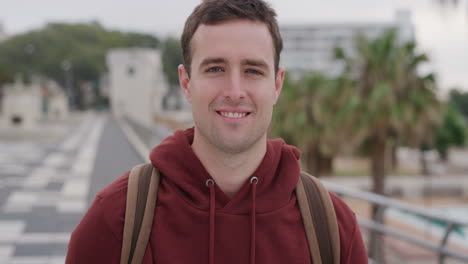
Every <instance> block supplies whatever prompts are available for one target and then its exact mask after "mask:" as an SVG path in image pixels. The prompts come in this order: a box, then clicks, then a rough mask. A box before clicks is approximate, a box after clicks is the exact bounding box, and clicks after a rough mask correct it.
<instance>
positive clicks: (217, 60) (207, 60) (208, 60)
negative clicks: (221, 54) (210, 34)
mask: <svg viewBox="0 0 468 264" xmlns="http://www.w3.org/2000/svg"><path fill="white" fill-rule="evenodd" d="M212 63H226V60H225V59H223V58H205V59H204V60H203V61H202V62H201V63H200V68H201V67H203V66H206V65H208V64H212Z"/></svg>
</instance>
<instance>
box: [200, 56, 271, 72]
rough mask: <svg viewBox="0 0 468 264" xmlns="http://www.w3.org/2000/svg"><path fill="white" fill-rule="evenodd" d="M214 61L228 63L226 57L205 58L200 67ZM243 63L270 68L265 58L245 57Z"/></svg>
mask: <svg viewBox="0 0 468 264" xmlns="http://www.w3.org/2000/svg"><path fill="white" fill-rule="evenodd" d="M212 63H224V64H225V63H227V61H226V59H224V58H205V59H204V60H203V61H202V62H201V63H200V68H201V67H204V66H206V65H208V64H212ZM241 64H242V65H247V66H255V67H260V68H263V69H265V70H268V69H269V67H268V64H267V63H266V62H265V61H264V60H261V59H258V60H256V59H245V60H242V61H241Z"/></svg>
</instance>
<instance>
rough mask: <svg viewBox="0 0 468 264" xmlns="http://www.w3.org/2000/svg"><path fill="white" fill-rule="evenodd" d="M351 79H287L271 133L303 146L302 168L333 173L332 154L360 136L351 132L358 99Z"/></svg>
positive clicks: (314, 76) (313, 75) (318, 173)
mask: <svg viewBox="0 0 468 264" xmlns="http://www.w3.org/2000/svg"><path fill="white" fill-rule="evenodd" d="M350 82H351V81H350V78H343V77H342V78H338V79H330V78H326V77H325V76H324V75H322V74H320V73H308V74H305V75H304V76H303V77H302V78H301V79H300V80H298V81H291V80H289V79H288V80H286V81H285V85H284V87H283V92H282V93H283V94H282V96H281V98H280V101H279V103H278V106H277V107H276V109H275V117H274V122H273V125H272V132H273V134H274V135H276V136H281V137H283V138H285V139H286V140H287V141H288V140H289V142H290V143H293V144H295V145H297V146H299V147H300V148H301V150H302V152H303V159H302V164H303V167H305V168H306V169H307V171H309V172H310V173H312V174H313V175H316V176H322V175H332V174H333V157H334V156H335V155H336V154H337V153H338V152H339V151H341V150H342V149H343V146H344V145H345V144H344V143H345V141H347V143H348V144H346V145H347V146H348V147H350V146H351V144H350V143H351V141H350V139H352V138H357V137H350V135H349V131H350V129H351V127H352V126H353V120H352V119H351V118H350V117H355V116H356V115H355V114H353V113H354V111H356V109H357V106H358V101H359V100H358V98H357V95H356V94H353V87H354V86H352V85H351V83H350Z"/></svg>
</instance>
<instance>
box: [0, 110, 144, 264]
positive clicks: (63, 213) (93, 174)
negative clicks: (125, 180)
mask: <svg viewBox="0 0 468 264" xmlns="http://www.w3.org/2000/svg"><path fill="white" fill-rule="evenodd" d="M66 129H67V133H66V134H65V136H64V137H62V138H56V139H53V140H51V139H48V140H38V139H34V140H22V141H6V140H1V139H0V150H1V152H0V263H2V264H10V263H25V264H26V263H27V264H55V263H57V264H58V263H64V260H65V255H66V250H67V244H68V241H69V237H70V233H71V231H72V230H73V229H74V228H75V226H76V225H77V224H78V222H79V220H80V219H81V217H82V216H83V214H84V212H85V211H86V209H87V207H88V206H89V204H90V202H91V201H92V199H94V196H95V195H96V193H97V192H98V191H99V190H100V189H102V188H103V187H104V186H106V185H107V184H109V183H111V182H112V181H113V180H114V179H116V178H117V177H119V176H120V175H122V174H124V173H125V172H126V171H128V170H129V169H130V168H131V167H132V166H134V165H136V164H139V163H142V162H143V161H142V159H141V158H140V157H139V156H138V154H137V153H136V151H135V150H134V149H133V147H132V146H131V145H130V143H129V142H128V141H127V139H126V137H125V135H124V134H123V132H122V131H121V129H120V127H119V126H118V125H117V122H116V121H115V120H114V119H112V118H111V117H110V116H109V115H107V114H95V113H86V114H83V116H82V117H81V118H80V119H79V122H77V123H75V124H69V125H68V127H67V128H66Z"/></svg>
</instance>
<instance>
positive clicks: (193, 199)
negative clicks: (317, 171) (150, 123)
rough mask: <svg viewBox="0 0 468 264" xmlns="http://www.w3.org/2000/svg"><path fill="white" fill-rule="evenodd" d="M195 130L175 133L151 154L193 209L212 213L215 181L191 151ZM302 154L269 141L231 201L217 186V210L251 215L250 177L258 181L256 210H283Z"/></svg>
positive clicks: (291, 147)
mask: <svg viewBox="0 0 468 264" xmlns="http://www.w3.org/2000/svg"><path fill="white" fill-rule="evenodd" d="M193 137H194V128H190V129H187V130H179V131H176V132H175V133H174V134H173V135H172V136H170V137H168V138H166V139H165V140H164V141H163V142H161V144H160V145H158V146H157V147H155V148H154V149H153V150H152V151H151V154H150V160H151V162H152V163H153V165H154V166H155V167H156V168H158V170H159V171H160V172H161V173H162V175H163V178H164V179H166V180H167V181H168V182H169V183H170V184H171V185H172V186H173V187H174V188H176V189H177V190H178V193H179V194H181V195H183V196H185V197H184V199H185V200H186V201H187V202H188V203H190V204H191V205H192V206H194V207H196V208H198V209H202V210H206V211H208V210H209V207H210V204H209V203H210V197H209V195H210V190H209V188H208V187H207V186H206V181H207V180H208V179H212V177H211V175H209V173H208V172H207V171H206V169H205V168H204V166H203V165H202V163H201V161H200V160H199V159H198V157H197V156H196V155H195V153H194V152H193V150H192V147H191V144H192V142H193ZM299 157H300V151H299V150H298V149H297V148H295V147H293V146H289V145H286V144H285V143H284V141H283V140H282V139H275V140H268V141H267V151H266V154H265V156H264V158H263V160H262V162H261V163H260V165H259V167H258V168H257V169H256V171H255V172H254V173H253V174H252V175H250V177H249V178H248V180H246V182H245V183H244V185H243V186H242V187H241V189H240V190H239V191H238V192H237V194H235V196H234V197H232V198H230V197H228V196H227V195H225V194H224V192H223V191H222V190H221V189H219V188H218V187H217V185H215V193H216V210H217V211H218V212H223V213H230V214H249V212H250V210H251V201H250V200H251V197H250V188H249V185H250V182H249V181H250V178H251V177H253V176H255V177H257V178H258V183H257V190H256V192H257V193H256V197H257V199H256V207H257V208H256V210H257V212H258V213H266V212H271V211H274V210H275V209H277V208H281V207H282V206H284V205H285V204H286V203H288V202H289V201H290V200H291V197H292V195H293V192H294V189H295V187H296V185H297V182H298V179H299V174H300V167H299V162H298V159H299Z"/></svg>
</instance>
